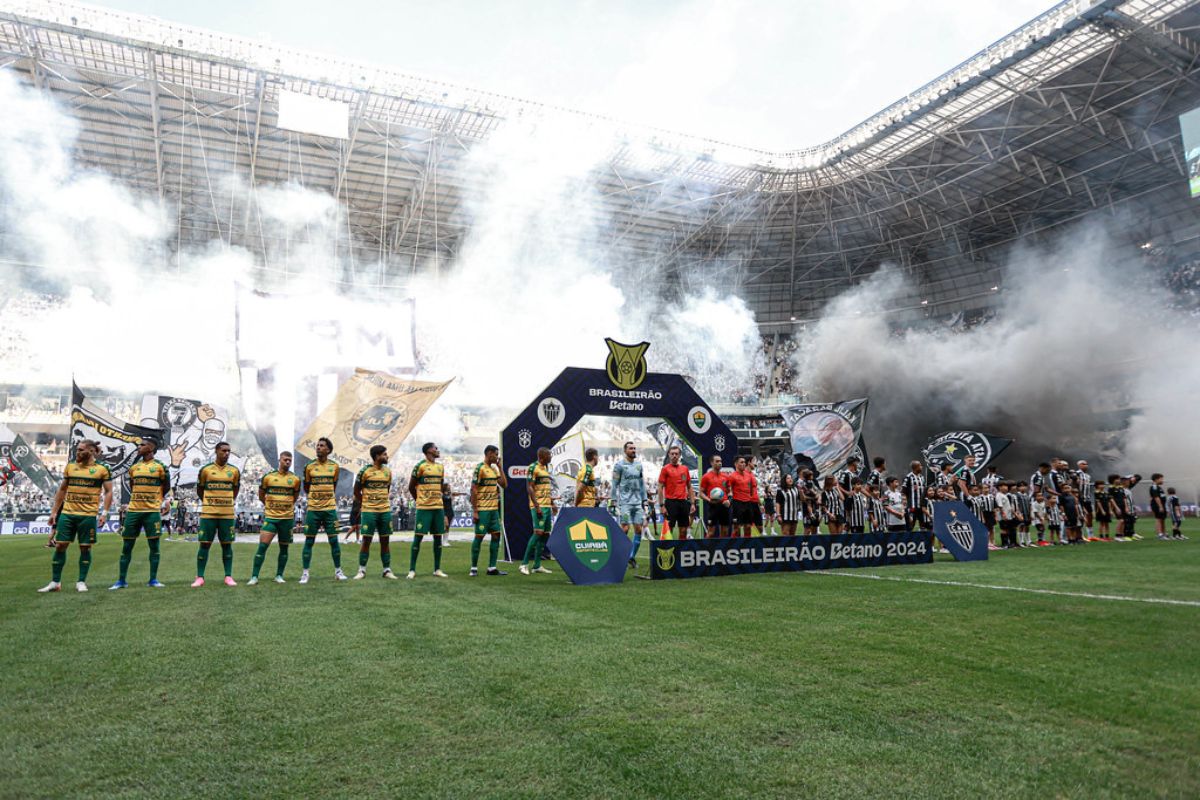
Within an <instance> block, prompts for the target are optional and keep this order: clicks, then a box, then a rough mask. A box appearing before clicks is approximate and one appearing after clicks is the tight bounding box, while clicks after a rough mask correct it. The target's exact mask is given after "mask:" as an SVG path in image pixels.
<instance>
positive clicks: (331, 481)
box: [304, 461, 339, 511]
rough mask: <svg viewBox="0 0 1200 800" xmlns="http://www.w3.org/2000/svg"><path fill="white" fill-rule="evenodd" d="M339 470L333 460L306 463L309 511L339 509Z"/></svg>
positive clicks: (305, 477) (305, 478) (305, 473)
mask: <svg viewBox="0 0 1200 800" xmlns="http://www.w3.org/2000/svg"><path fill="white" fill-rule="evenodd" d="M338 472H339V468H338V465H337V464H335V463H333V462H332V461H326V462H325V463H324V464H322V463H321V462H320V461H310V462H308V463H307V464H305V465H304V480H305V481H306V482H307V483H308V510H309V511H336V510H337V480H338Z"/></svg>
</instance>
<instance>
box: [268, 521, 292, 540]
mask: <svg viewBox="0 0 1200 800" xmlns="http://www.w3.org/2000/svg"><path fill="white" fill-rule="evenodd" d="M295 525H296V520H294V519H268V520H264V521H263V526H262V532H263V533H273V534H275V535H276V536H277V537H278V538H279V543H280V544H291V543H292V528H293V527H295Z"/></svg>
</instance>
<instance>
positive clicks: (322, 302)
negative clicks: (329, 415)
mask: <svg viewBox="0 0 1200 800" xmlns="http://www.w3.org/2000/svg"><path fill="white" fill-rule="evenodd" d="M234 342H235V344H236V346H237V361H238V377H239V378H240V382H241V397H242V409H243V412H244V414H245V416H246V421H247V423H248V424H249V425H250V429H251V430H252V431H253V432H254V438H255V440H256V441H257V442H258V446H259V449H260V450H262V453H263V456H265V457H266V459H267V461H268V462H269V463H270V464H271V466H272V467H276V466H278V458H279V452H280V450H290V449H292V448H293V446H294V445H295V443H296V441H297V437H298V435H299V433H300V432H301V431H304V430H306V429H307V428H308V427H309V425H310V424H311V423H312V421H313V420H314V419H316V417H317V415H318V413H319V412H320V411H321V409H323V408H325V407H326V406H327V405H329V403H330V402H332V400H333V398H334V396H335V395H336V394H337V391H338V386H339V385H340V384H341V383H343V382H344V381H346V380H349V379H350V378H351V376H353V374H354V371H355V369H358V368H362V369H371V370H378V371H380V372H385V373H387V374H389V375H405V376H409V377H411V376H412V375H414V374H415V372H416V368H417V351H416V344H415V342H416V313H415V304H414V301H413V300H412V299H404V300H396V299H393V298H388V300H387V302H379V303H378V304H376V306H375V307H374V308H371V307H364V304H363V300H362V298H356V299H354V300H351V299H350V298H348V297H343V296H341V295H338V294H336V293H329V292H322V293H310V294H299V293H297V294H271V293H266V292H259V291H254V290H252V289H249V288H247V287H245V286H241V285H239V286H238V290H237V304H236V308H235V335H234ZM322 435H324V434H322ZM300 462H301V459H297V461H296V463H295V464H294V465H293V469H294V470H296V471H297V472H298V471H300V470H301V469H303V464H302V463H300Z"/></svg>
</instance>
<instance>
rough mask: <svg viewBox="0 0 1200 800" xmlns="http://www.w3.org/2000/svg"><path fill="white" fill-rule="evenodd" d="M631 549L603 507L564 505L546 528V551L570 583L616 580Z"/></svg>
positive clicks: (622, 576) (624, 568) (626, 538)
mask: <svg viewBox="0 0 1200 800" xmlns="http://www.w3.org/2000/svg"><path fill="white" fill-rule="evenodd" d="M632 550H633V544H632V543H631V542H630V541H629V537H628V536H626V535H625V533H624V532H623V531H622V530H621V526H620V525H618V524H617V521H616V520H615V519H613V516H612V514H610V513H609V512H608V511H607V510H605V509H603V508H564V509H563V510H562V512H561V513H559V515H558V519H556V520H555V521H554V528H553V529H552V530H551V531H550V552H551V553H553V554H554V558H555V560H556V561H557V562H558V565H559V566H560V567H562V570H563V572H565V573H567V577H568V578H570V579H571V582H572V583H577V584H581V585H590V584H597V583H620V582H621V581H623V580H624V579H625V570H626V565H627V562H628V561H629V554H630V552H631V551H632Z"/></svg>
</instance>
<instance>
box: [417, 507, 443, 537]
mask: <svg viewBox="0 0 1200 800" xmlns="http://www.w3.org/2000/svg"><path fill="white" fill-rule="evenodd" d="M414 532H415V533H416V534H417V535H418V536H424V535H425V534H427V533H432V534H433V535H434V536H439V535H441V534H443V533H445V532H446V512H444V511H442V509H440V508H418V509H417V524H416V530H415V531H414Z"/></svg>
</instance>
